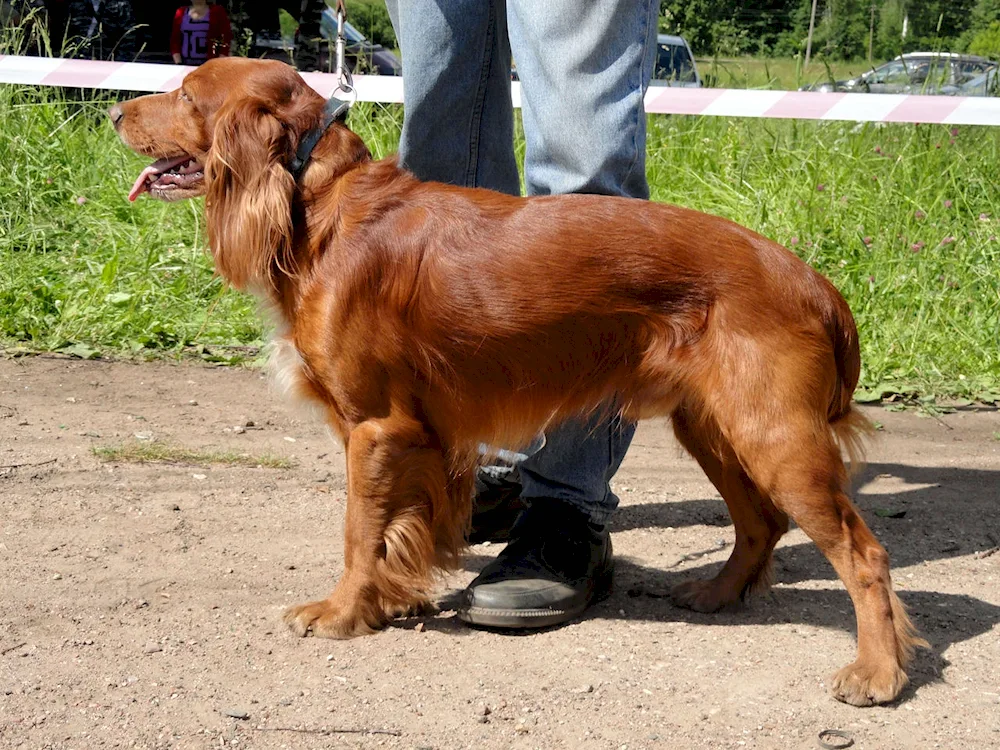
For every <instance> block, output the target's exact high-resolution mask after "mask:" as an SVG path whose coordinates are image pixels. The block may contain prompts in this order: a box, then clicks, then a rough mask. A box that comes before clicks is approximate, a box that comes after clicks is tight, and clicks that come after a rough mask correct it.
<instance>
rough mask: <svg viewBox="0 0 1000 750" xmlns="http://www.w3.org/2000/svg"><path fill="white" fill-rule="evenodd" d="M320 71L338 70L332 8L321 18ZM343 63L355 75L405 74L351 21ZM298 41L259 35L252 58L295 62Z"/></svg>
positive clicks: (346, 25) (395, 59)
mask: <svg viewBox="0 0 1000 750" xmlns="http://www.w3.org/2000/svg"><path fill="white" fill-rule="evenodd" d="M319 33H320V36H321V37H322V41H321V42H320V44H319V55H318V69H319V70H321V71H323V72H326V73H332V72H333V70H334V68H335V67H336V44H337V15H336V13H334V12H333V11H332V10H331V9H330V8H327V9H325V10H324V11H323V13H322V15H321V16H320V25H319ZM344 37H345V39H346V42H347V44H346V45H345V49H344V52H345V54H344V62H345V63H346V65H347V67H348V68H349V69H350V71H351V72H352V73H359V74H361V73H375V74H378V75H383V76H398V75H402V74H403V66H402V64H401V63H400V61H399V58H398V57H396V56H395V55H394V54H392V52H390V51H389V50H387V49H386V48H385V47H383V46H382V45H381V44H375V43H374V42H372V41H371V40H369V39H368V38H367V37H366V36H365V35H364V34H362V33H361V32H360V31H358V30H357V29H356V28H355V27H354V26H352V25H351V24H350V22H348V21H345V22H344ZM294 50H295V39H293V38H288V37H278V36H268V35H264V34H258V35H257V37H256V38H255V39H254V44H253V47H252V48H251V50H250V57H264V58H267V59H269V60H283V61H284V62H291V61H292V53H293V51H294Z"/></svg>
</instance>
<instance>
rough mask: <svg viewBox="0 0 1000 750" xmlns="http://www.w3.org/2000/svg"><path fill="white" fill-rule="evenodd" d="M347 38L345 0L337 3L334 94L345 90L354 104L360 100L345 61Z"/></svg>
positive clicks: (347, 96)
mask: <svg viewBox="0 0 1000 750" xmlns="http://www.w3.org/2000/svg"><path fill="white" fill-rule="evenodd" d="M346 46H347V39H346V37H345V36H344V5H343V2H338V3H337V69H336V71H335V75H336V76H337V88H335V89H334V90H333V95H334V96H336V95H337V93H338V92H343V93H344V94H345V95H346V98H347V99H348V101H349V102H350V104H351V105H353V104H354V103H355V102H356V101H357V100H358V92H357V89H355V88H354V78H352V77H351V71H350V70H348V69H347V64H346V63H345V61H344V56H345V52H346Z"/></svg>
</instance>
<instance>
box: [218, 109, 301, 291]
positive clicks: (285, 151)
mask: <svg viewBox="0 0 1000 750" xmlns="http://www.w3.org/2000/svg"><path fill="white" fill-rule="evenodd" d="M293 148H294V146H293V144H292V143H291V136H290V132H289V129H288V128H287V127H286V126H285V125H284V124H283V123H282V122H281V121H280V120H279V119H278V118H277V117H276V116H275V114H274V113H273V112H272V111H271V109H270V107H269V106H268V103H267V102H266V101H265V100H264V99H261V98H257V97H248V98H244V99H241V100H237V101H232V102H229V103H226V104H225V105H223V107H222V109H221V110H220V111H219V113H218V117H217V119H216V122H215V128H214V135H213V140H212V147H211V149H210V151H209V153H208V158H207V159H206V162H205V179H206V182H207V195H206V199H205V212H206V214H207V218H208V238H209V244H210V245H211V248H212V255H213V256H214V258H215V267H216V270H217V271H218V272H219V273H220V274H221V275H222V276H223V277H225V278H226V279H227V280H228V281H229V282H230V283H231V284H232V285H233V286H234V287H236V288H237V289H246V288H251V289H254V288H267V287H269V286H271V285H272V284H273V275H274V272H275V271H276V270H280V271H282V272H285V273H294V257H293V255H292V194H293V191H294V188H295V180H294V178H293V177H292V175H291V174H290V173H289V171H288V169H287V167H286V164H287V163H288V160H289V158H290V155H291V152H292V149H293Z"/></svg>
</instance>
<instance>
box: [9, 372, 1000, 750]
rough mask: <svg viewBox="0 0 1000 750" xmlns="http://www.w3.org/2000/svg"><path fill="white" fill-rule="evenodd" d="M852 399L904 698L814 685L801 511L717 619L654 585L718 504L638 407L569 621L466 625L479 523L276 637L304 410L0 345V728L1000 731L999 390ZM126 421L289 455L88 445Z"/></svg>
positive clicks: (227, 389)
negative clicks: (360, 597)
mask: <svg viewBox="0 0 1000 750" xmlns="http://www.w3.org/2000/svg"><path fill="white" fill-rule="evenodd" d="M871 416H872V417H873V418H874V419H876V420H878V421H879V422H880V423H882V424H883V425H884V429H883V430H882V431H881V433H880V436H879V439H878V441H877V442H876V444H875V445H874V447H873V449H872V450H871V453H870V463H869V466H868V469H867V472H866V473H865V474H864V475H863V476H862V478H861V479H860V481H859V490H858V492H857V502H858V504H859V506H860V507H861V509H862V511H863V514H864V517H865V519H866V520H867V521H868V523H869V524H870V525H871V526H872V528H873V530H874V531H875V533H876V534H877V536H878V537H879V538H880V539H881V540H882V542H883V543H884V544H885V546H886V547H887V548H888V550H889V553H890V555H891V557H892V561H893V574H894V580H895V583H896V586H897V589H898V590H899V591H900V595H901V597H902V599H903V601H904V602H905V603H906V604H907V605H908V607H909V608H910V611H911V613H912V616H913V620H914V622H915V624H916V625H917V626H918V627H919V628H920V630H921V631H922V632H923V634H924V635H925V636H926V637H927V639H928V640H929V641H930V643H931V646H932V648H931V649H930V650H929V651H923V652H921V653H920V654H919V655H918V658H917V660H916V662H915V664H914V666H913V667H912V669H911V677H912V683H911V686H910V687H909V688H908V690H907V691H906V693H905V694H904V696H903V699H902V700H901V701H899V702H898V703H897V704H896V705H893V706H890V707H881V708H871V709H858V708H852V707H850V706H846V705H842V704H840V703H837V702H836V701H834V700H833V699H832V698H831V697H830V696H829V693H828V689H829V680H830V676H831V675H832V673H833V672H834V671H835V670H836V669H837V668H839V667H841V666H843V665H844V664H846V663H848V662H849V661H851V660H853V655H854V648H855V641H854V616H853V611H852V608H851V604H850V600H849V599H848V596H847V593H846V592H845V590H844V588H843V586H842V585H841V584H840V582H839V581H837V580H836V578H835V577H834V574H833V571H832V569H831V567H830V566H829V564H828V563H827V562H826V560H825V559H824V558H822V556H821V555H820V554H819V552H818V551H817V550H816V548H815V547H814V546H813V545H812V544H811V543H808V541H807V540H806V538H805V536H804V535H803V534H802V532H801V531H798V530H794V531H792V532H791V533H790V534H788V535H787V536H786V537H785V539H784V540H783V541H782V543H781V545H780V547H779V549H778V551H777V554H776V574H777V580H778V583H777V586H776V587H775V589H774V591H773V593H772V595H771V596H769V597H764V598H758V599H756V600H754V601H752V602H751V603H749V604H748V605H746V606H744V607H741V608H740V609H738V610H735V611H732V612H726V613H723V614H718V615H699V614H694V613H691V612H687V611H684V610H681V609H677V608H675V607H673V606H672V605H671V604H670V602H669V600H668V599H666V598H664V594H665V592H666V591H667V590H668V589H669V587H670V586H671V585H673V584H674V583H676V582H677V581H680V580H683V579H685V578H688V577H691V576H707V575H711V574H713V573H714V571H715V570H716V569H717V568H718V567H719V566H720V565H721V564H722V562H723V561H724V560H725V558H726V557H727V556H728V553H729V548H730V547H731V544H732V527H731V526H730V524H729V519H728V516H727V514H726V511H725V506H724V504H723V503H722V502H721V500H719V499H718V496H717V495H716V493H715V492H714V490H713V489H712V487H711V486H710V485H709V484H708V482H707V480H706V479H705V478H704V477H703V475H702V474H701V473H700V471H699V470H698V468H697V467H696V466H695V464H694V462H693V461H691V460H690V459H688V458H686V457H684V456H682V455H681V453H680V451H679V449H678V448H677V447H676V445H675V444H674V443H673V441H672V438H671V437H670V434H669V430H668V429H667V427H666V425H665V424H664V423H662V422H649V423H646V424H644V425H642V426H641V427H640V429H639V432H638V434H637V436H636V438H635V442H634V444H633V448H632V450H631V452H630V454H629V456H628V458H627V460H626V462H625V464H624V466H623V467H622V469H621V471H620V473H619V475H618V477H617V480H616V489H617V491H618V493H619V494H620V496H621V498H622V507H621V509H620V511H619V513H618V514H617V516H616V518H615V521H614V527H613V531H614V542H615V546H616V551H617V561H618V562H617V573H616V589H615V593H614V595H613V596H612V597H611V598H610V599H608V600H607V601H605V602H603V603H601V604H599V605H598V606H596V607H594V608H593V610H592V611H591V612H590V613H588V615H587V616H586V617H585V618H584V619H582V620H580V621H578V622H574V623H572V624H570V625H568V626H566V627H563V628H561V629H555V630H550V631H546V632H540V633H535V634H531V635H520V636H518V635H504V634H497V633H490V632H484V631H476V630H470V629H468V628H466V627H464V626H463V625H462V624H461V623H460V622H459V621H458V620H457V619H456V617H455V616H454V613H453V612H451V611H449V610H448V609H447V606H448V604H447V602H448V597H449V596H452V595H453V594H454V593H455V592H457V591H458V590H460V589H461V588H462V587H463V586H464V585H465V583H467V582H468V581H469V580H471V578H472V577H473V576H474V574H475V571H476V570H477V569H478V568H480V567H481V566H482V565H483V564H484V563H485V562H486V561H487V560H488V559H489V558H490V557H491V556H492V555H494V554H496V552H497V551H498V550H499V549H500V548H499V546H498V545H495V544H494V545H479V546H477V547H474V548H472V550H471V551H470V555H469V557H468V560H467V565H466V570H465V571H464V572H463V573H461V574H458V575H454V576H451V577H449V578H447V579H446V580H445V581H444V582H443V584H442V587H441V598H442V601H443V605H442V606H443V607H444V609H443V610H442V612H440V613H439V614H438V615H429V616H426V617H423V618H414V619H409V620H404V621H400V622H397V623H395V624H393V625H392V626H391V627H389V628H388V629H387V630H386V631H384V632H382V633H379V634H377V635H375V636H371V637H367V638H361V639H357V640H353V641H348V642H335V641H327V640H320V639H315V638H307V639H299V638H295V637H293V636H292V635H291V634H290V633H289V632H287V631H286V630H285V628H284V626H283V625H282V623H281V618H280V615H281V611H282V608H283V607H284V606H286V605H288V604H293V603H298V602H301V601H303V600H306V599H309V598H316V597H318V596H321V595H325V594H326V593H327V591H328V590H329V588H330V587H331V585H332V584H333V581H334V578H335V576H337V575H338V573H339V572H340V570H341V567H342V557H341V553H342V540H341V534H342V527H343V521H344V509H345V475H344V463H343V460H344V458H343V455H342V454H343V451H342V450H341V449H340V447H339V446H336V445H334V444H333V443H332V442H331V440H330V439H329V437H328V436H327V434H326V432H325V431H324V429H323V428H322V427H321V426H320V425H318V424H315V423H313V422H311V421H308V420H307V418H305V417H304V416H302V415H299V414H296V413H295V412H294V411H293V410H292V409H291V408H290V407H288V406H287V405H286V404H283V403H281V402H280V401H279V400H278V399H277V398H275V397H274V396H273V395H272V394H271V392H270V391H269V388H268V386H267V383H266V381H265V380H264V378H263V377H262V375H261V374H260V373H258V372H252V371H247V370H239V369H225V368H218V369H213V368H208V367H203V366H196V365H171V364H143V365H135V364H122V363H117V364H116V363H108V362H99V361H98V362H83V361H79V360H67V359H58V358H22V359H16V360H0V531H2V533H0V747H2V748H13V747H24V748H80V749H82V750H88V749H90V748H106V747H108V748H110V747H138V748H218V747H236V748H283V747H287V748H331V747H362V748H369V747H391V748H397V747H398V748H703V747H704V748H817V747H820V744H819V742H818V734H819V733H820V732H821V731H822V730H825V729H837V730H841V731H844V732H848V733H850V735H851V736H852V738H853V740H854V747H856V748H878V749H879V750H884V749H887V748H938V747H940V748H976V749H977V750H978V749H980V748H995V747H1000V637H998V636H1000V626H998V623H1000V553H997V547H998V545H1000V507H998V504H997V494H996V490H997V487H998V483H997V482H998V479H1000V441H998V432H1000V415H998V414H997V413H996V412H975V411H966V412H962V413H956V414H950V415H946V416H943V417H940V418H926V417H921V416H920V415H918V414H916V413H914V412H905V413H893V412H888V411H885V410H882V409H872V410H871ZM248 422H252V426H249V427H248V426H247V423H248ZM237 426H238V427H239V428H240V429H236V430H234V429H233V428H234V427H237ZM149 440H155V441H161V442H166V443H171V444H174V445H178V446H183V447H186V448H195V449H198V448H211V449H215V450H226V451H235V452H240V453H243V452H245V453H249V454H251V455H254V456H256V455H260V454H263V453H267V452H270V453H274V454H278V455H282V456H287V457H289V458H292V459H294V461H295V462H296V466H295V468H292V469H273V468H256V467H254V468H246V467H238V466H226V465H213V466H209V467H204V466H192V465H175V464H132V463H102V462H101V461H99V460H98V459H97V458H96V457H95V456H94V454H93V453H92V449H93V448H94V447H97V446H117V445H121V444H122V443H134V442H142V441H149ZM901 511H905V515H903V516H902V517H890V516H898V515H899V512H901ZM838 742H840V744H841V745H843V744H844V743H843V740H839V741H838Z"/></svg>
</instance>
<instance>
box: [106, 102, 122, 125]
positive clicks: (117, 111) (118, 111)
mask: <svg viewBox="0 0 1000 750" xmlns="http://www.w3.org/2000/svg"><path fill="white" fill-rule="evenodd" d="M124 116H125V112H124V111H123V110H122V105H120V104H116V105H115V106H113V107H111V109H109V110H108V117H110V118H111V122H112V123H113V124H114V126H115V127H116V128H117V127H118V123H120V122H121V121H122V118H123V117H124Z"/></svg>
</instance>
